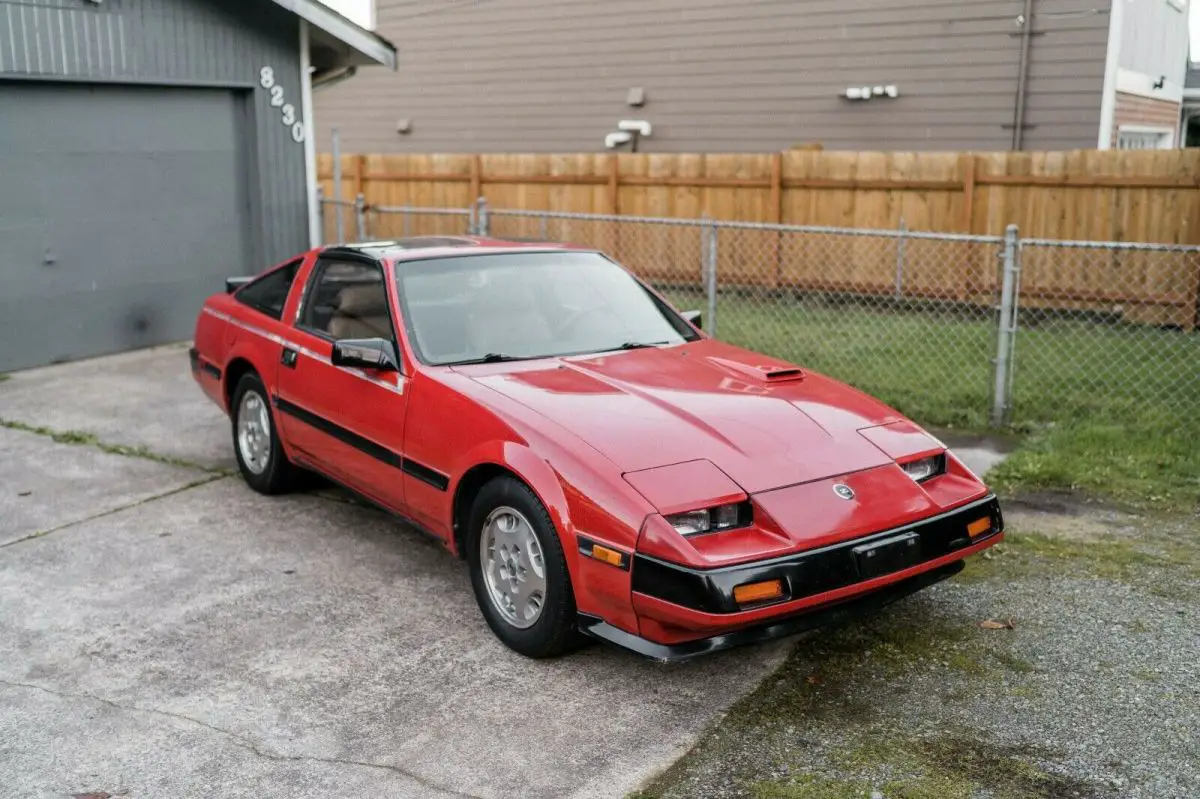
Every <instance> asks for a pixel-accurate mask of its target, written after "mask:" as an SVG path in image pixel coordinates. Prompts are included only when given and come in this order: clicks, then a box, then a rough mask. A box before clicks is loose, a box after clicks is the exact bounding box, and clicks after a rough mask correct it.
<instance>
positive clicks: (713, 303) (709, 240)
mask: <svg viewBox="0 0 1200 799" xmlns="http://www.w3.org/2000/svg"><path fill="white" fill-rule="evenodd" d="M701 235H702V236H703V237H704V239H703V241H704V242H705V246H704V247H702V248H701V249H702V250H703V252H704V292H705V294H706V295H707V296H708V312H707V313H706V314H705V317H704V321H705V322H706V324H705V325H704V330H705V332H706V333H708V335H710V336H714V337H715V336H716V335H717V226H716V225H715V224H712V223H710V224H708V225H707V226H705V227H703V228H701Z"/></svg>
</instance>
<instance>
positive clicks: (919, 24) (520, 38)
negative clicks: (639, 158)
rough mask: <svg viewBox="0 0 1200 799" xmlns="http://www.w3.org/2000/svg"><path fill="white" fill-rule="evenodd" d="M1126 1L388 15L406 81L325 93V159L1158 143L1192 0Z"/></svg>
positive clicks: (379, 16)
mask: <svg viewBox="0 0 1200 799" xmlns="http://www.w3.org/2000/svg"><path fill="white" fill-rule="evenodd" d="M1115 2H1116V5H1114V0H971V2H959V3H949V2H945V1H944V0H940V1H938V0H836V2H835V0H794V1H793V2H780V1H779V0H774V1H772V2H768V1H767V0H738V1H737V2H730V0H655V2H645V0H571V2H559V1H558V0H473V1H472V0H465V1H464V0H379V2H378V4H377V5H378V9H377V13H376V22H377V28H378V30H379V31H380V33H382V34H383V35H385V36H390V37H392V38H394V39H395V40H396V41H397V42H398V44H399V47H400V65H399V72H398V74H395V75H393V74H386V73H383V72H375V73H374V74H371V75H364V76H361V77H360V78H359V79H357V80H355V81H354V82H352V83H349V84H346V85H339V86H336V87H332V88H330V89H329V90H328V91H324V92H321V93H320V94H319V95H318V96H317V132H318V144H319V146H320V148H321V149H322V150H328V149H329V147H330V138H331V129H332V128H333V127H335V126H336V127H337V128H338V129H339V131H340V134H341V143H342V148H343V150H344V151H346V152H520V151H533V152H539V151H540V152H595V151H603V150H604V139H605V136H606V135H607V134H609V133H610V132H612V131H614V130H615V129H616V126H617V123H618V121H620V120H622V119H633V120H638V119H641V120H646V121H649V122H650V123H652V126H653V129H652V133H651V136H650V137H649V138H648V139H642V140H641V141H640V142H639V144H640V149H641V150H643V151H651V152H722V151H724V152H736V151H760V152H761V151H772V150H779V149H785V148H788V147H790V146H793V145H796V144H807V143H820V144H821V145H823V146H824V147H825V148H827V149H888V150H959V149H974V150H1007V149H1010V148H1016V149H1027V150H1050V149H1068V148H1094V147H1097V146H1100V147H1109V146H1112V145H1113V144H1114V143H1118V142H1119V143H1121V144H1134V143H1140V144H1147V143H1150V142H1151V140H1150V139H1149V138H1148V137H1142V138H1141V139H1136V137H1135V136H1134V133H1135V131H1137V130H1139V126H1140V128H1144V129H1146V131H1148V132H1150V133H1154V132H1156V131H1158V130H1159V129H1160V128H1162V127H1163V126H1167V127H1170V128H1172V129H1173V128H1174V125H1173V124H1172V125H1168V124H1167V120H1168V117H1169V116H1170V115H1171V114H1172V113H1174V115H1175V116H1174V119H1175V120H1176V121H1177V120H1178V115H1179V109H1178V104H1179V100H1180V97H1179V92H1180V90H1181V87H1182V81H1183V70H1184V65H1185V63H1186V60H1187V24H1186V22H1187V0H1115ZM1027 18H1028V19H1027ZM1023 54H1024V56H1023ZM1160 78H1162V79H1163V81H1162V86H1161V87H1158V88H1155V84H1156V83H1157V82H1158V81H1159V79H1160ZM862 87H866V88H867V89H868V90H869V91H868V93H869V94H870V99H866V100H863V99H848V98H847V96H846V95H847V90H858V89H861V88H862ZM888 87H894V92H893V93H894V94H895V95H896V96H895V97H891V96H889V91H888ZM877 92H878V93H877ZM851 93H852V94H855V93H857V92H856V91H851ZM639 94H640V95H641V97H642V99H644V105H637V104H633V105H632V106H631V104H630V103H629V100H631V99H632V100H633V101H635V103H636V101H637V100H638V95H639ZM1172 109H1174V110H1173V111H1172ZM1018 126H1019V127H1018ZM1121 130H1124V131H1126V133H1127V134H1128V135H1125V136H1121V135H1120V131H1121ZM1135 139H1136V141H1135ZM1152 143H1153V144H1154V145H1155V146H1165V145H1166V143H1167V139H1166V138H1157V139H1154V140H1153V142H1152Z"/></svg>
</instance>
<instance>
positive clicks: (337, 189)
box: [333, 128, 346, 244]
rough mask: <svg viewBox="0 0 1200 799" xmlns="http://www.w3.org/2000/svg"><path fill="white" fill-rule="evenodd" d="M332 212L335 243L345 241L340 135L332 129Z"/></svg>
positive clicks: (335, 129)
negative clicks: (334, 214)
mask: <svg viewBox="0 0 1200 799" xmlns="http://www.w3.org/2000/svg"><path fill="white" fill-rule="evenodd" d="M333 210H334V212H335V213H336V217H335V219H334V222H335V224H334V230H335V231H336V232H337V243H338V244H341V243H342V242H344V241H345V240H346V221H345V220H344V219H342V135H341V134H340V133H338V129H337V128H334V129H333Z"/></svg>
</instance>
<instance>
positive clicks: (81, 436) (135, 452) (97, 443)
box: [0, 419, 229, 475]
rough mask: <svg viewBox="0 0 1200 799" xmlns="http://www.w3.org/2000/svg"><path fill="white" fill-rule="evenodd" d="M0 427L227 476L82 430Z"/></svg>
mask: <svg viewBox="0 0 1200 799" xmlns="http://www.w3.org/2000/svg"><path fill="white" fill-rule="evenodd" d="M0 427H3V428H6V429H9V430H20V431H21V432H24V433H33V434H34V435H39V436H46V437H47V438H49V439H50V440H51V441H53V442H54V443H56V444H72V445H75V446H80V447H95V448H96V449H98V450H100V451H101V452H107V453H109V454H110V455H123V456H125V457H127V458H144V459H146V460H151V461H158V462H159V463H165V464H169V465H171V466H182V467H186V468H189V469H199V470H201V471H206V472H211V473H213V474H220V475H225V474H229V471H228V470H227V469H210V468H207V467H204V466H200V465H198V464H195V463H192V462H190V461H186V460H183V459H182V458H173V457H170V456H168V455H160V454H158V453H157V452H154V451H153V450H151V449H150V448H148V447H145V446H141V445H139V446H129V445H127V444H110V443H108V442H106V441H102V440H100V438H99V437H98V436H96V435H95V434H94V433H88V432H85V431H82V430H54V429H52V428H49V427H45V426H41V425H31V424H26V423H24V422H18V421H13V420H10V419H0Z"/></svg>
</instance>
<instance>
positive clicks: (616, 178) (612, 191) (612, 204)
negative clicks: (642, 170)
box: [605, 153, 621, 261]
mask: <svg viewBox="0 0 1200 799" xmlns="http://www.w3.org/2000/svg"><path fill="white" fill-rule="evenodd" d="M608 158H609V161H608V212H609V213H610V214H612V215H613V216H619V215H620V213H621V161H620V159H619V158H618V157H617V155H616V153H614V154H612V155H610V156H609V157H608ZM620 224H621V223H620V222H610V223H609V225H608V229H609V235H608V244H607V246H606V247H605V249H606V250H608V251H609V253H610V254H611V255H612V257H613V258H616V259H617V260H618V261H619V260H621V256H620V255H618V251H619V250H620V248H621V230H620Z"/></svg>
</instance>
